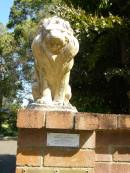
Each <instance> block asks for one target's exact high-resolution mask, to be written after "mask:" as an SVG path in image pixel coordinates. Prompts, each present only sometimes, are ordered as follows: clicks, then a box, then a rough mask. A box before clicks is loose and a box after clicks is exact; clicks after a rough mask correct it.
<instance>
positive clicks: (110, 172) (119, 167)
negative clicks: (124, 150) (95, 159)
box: [95, 163, 130, 173]
mask: <svg viewBox="0 0 130 173" xmlns="http://www.w3.org/2000/svg"><path fill="white" fill-rule="evenodd" d="M95 173H130V164H127V163H124V164H121V163H96V167H95Z"/></svg>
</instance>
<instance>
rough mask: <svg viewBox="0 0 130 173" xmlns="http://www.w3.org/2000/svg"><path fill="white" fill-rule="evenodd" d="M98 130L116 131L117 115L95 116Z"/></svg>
mask: <svg viewBox="0 0 130 173" xmlns="http://www.w3.org/2000/svg"><path fill="white" fill-rule="evenodd" d="M97 116H98V123H99V129H116V128H117V115H115V114H97Z"/></svg>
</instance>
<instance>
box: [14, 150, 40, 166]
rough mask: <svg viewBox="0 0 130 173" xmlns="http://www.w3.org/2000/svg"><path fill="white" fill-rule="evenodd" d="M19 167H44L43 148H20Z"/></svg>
mask: <svg viewBox="0 0 130 173" xmlns="http://www.w3.org/2000/svg"><path fill="white" fill-rule="evenodd" d="M16 165H17V166H42V149H41V148H26V149H23V148H18V152H17V158H16Z"/></svg>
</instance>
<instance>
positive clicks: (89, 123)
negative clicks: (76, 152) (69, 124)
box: [75, 113, 98, 130]
mask: <svg viewBox="0 0 130 173" xmlns="http://www.w3.org/2000/svg"><path fill="white" fill-rule="evenodd" d="M97 128H98V118H97V116H96V115H95V114H92V113H77V115H76V116H75V129H76V130H95V129H97Z"/></svg>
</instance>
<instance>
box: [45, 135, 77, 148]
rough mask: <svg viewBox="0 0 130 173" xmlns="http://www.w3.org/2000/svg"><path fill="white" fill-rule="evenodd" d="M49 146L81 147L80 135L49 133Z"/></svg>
mask: <svg viewBox="0 0 130 173" xmlns="http://www.w3.org/2000/svg"><path fill="white" fill-rule="evenodd" d="M47 146H56V147H79V134H68V133H47Z"/></svg>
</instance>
